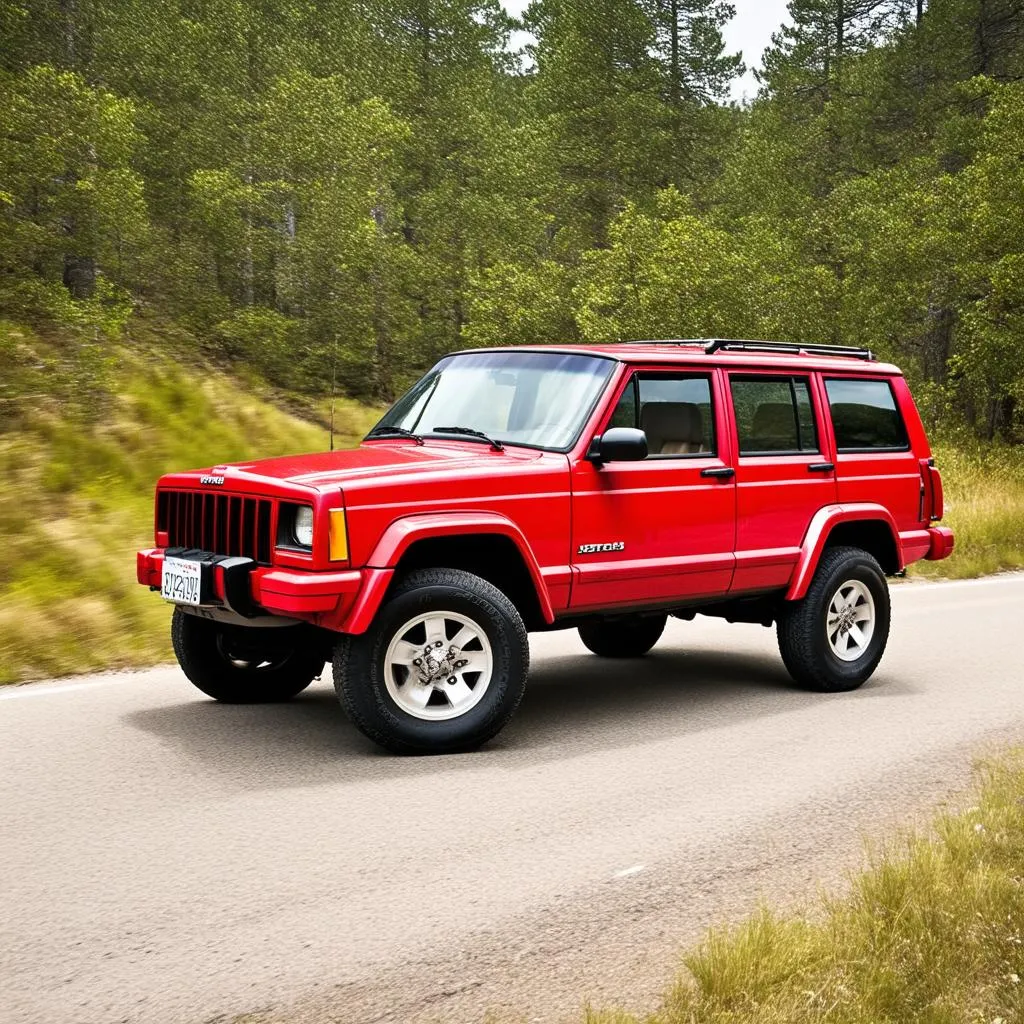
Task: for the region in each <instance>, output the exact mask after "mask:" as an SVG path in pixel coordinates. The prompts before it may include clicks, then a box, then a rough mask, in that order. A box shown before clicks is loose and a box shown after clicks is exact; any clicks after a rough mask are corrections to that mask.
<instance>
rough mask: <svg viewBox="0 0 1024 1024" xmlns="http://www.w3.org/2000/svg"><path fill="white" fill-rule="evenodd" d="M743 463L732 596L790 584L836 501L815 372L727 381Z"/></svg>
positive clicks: (742, 375) (740, 375)
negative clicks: (820, 520) (816, 523)
mask: <svg viewBox="0 0 1024 1024" xmlns="http://www.w3.org/2000/svg"><path fill="white" fill-rule="evenodd" d="M728 378H729V398H730V401H731V408H732V413H733V417H734V426H735V429H734V436H735V439H736V441H735V445H736V450H735V458H736V505H737V519H736V572H735V574H734V576H733V583H732V590H733V592H736V593H739V592H744V591H746V592H753V591H759V590H771V589H774V588H777V587H783V586H785V585H786V584H787V583H788V582H789V579H790V576H791V575H792V573H793V570H794V568H795V566H796V561H797V558H798V556H799V554H800V546H801V544H802V542H803V539H804V535H805V534H806V532H807V528H808V526H809V525H810V521H811V518H812V516H813V515H814V513H815V512H817V511H818V509H820V508H822V507H824V506H826V505H831V504H834V503H835V501H836V476H835V465H834V459H833V457H832V454H831V451H830V447H829V446H830V438H829V436H828V435H827V432H826V431H825V430H824V429H823V428H824V424H823V419H822V411H823V410H822V408H821V405H822V399H821V396H820V394H819V393H818V391H817V388H816V387H815V381H814V379H813V375H812V374H807V373H804V374H801V373H795V374H791V373H785V372H767V371H766V372H762V373H753V372H735V373H730V374H729V375H728Z"/></svg>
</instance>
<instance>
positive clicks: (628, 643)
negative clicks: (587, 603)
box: [579, 615, 668, 658]
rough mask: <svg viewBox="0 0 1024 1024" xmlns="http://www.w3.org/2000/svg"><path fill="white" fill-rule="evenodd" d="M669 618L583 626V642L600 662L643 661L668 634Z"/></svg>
mask: <svg viewBox="0 0 1024 1024" xmlns="http://www.w3.org/2000/svg"><path fill="white" fill-rule="evenodd" d="M667 621H668V616H667V615H636V616H630V617H629V618H622V619H598V620H596V621H594V622H588V623H586V625H583V626H580V630H579V631H580V639H581V640H582V641H583V646H584V647H586V648H587V650H588V651H592V652H593V653H594V654H596V655H597V656H598V657H600V658H642V657H643V656H644V655H645V654H646V653H647V652H648V651H649V650H650V649H651V648H652V647H653V646H654V645H655V644H656V643H657V642H658V641H659V640H660V639H661V634H662V633H664V632H665V623H666V622H667Z"/></svg>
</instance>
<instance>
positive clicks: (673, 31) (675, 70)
mask: <svg viewBox="0 0 1024 1024" xmlns="http://www.w3.org/2000/svg"><path fill="white" fill-rule="evenodd" d="M669 16H670V19H671V20H670V22H669V32H670V36H669V39H670V45H671V50H672V80H671V82H670V83H669V88H670V89H671V97H672V105H673V106H674V107H675V108H676V109H678V108H679V105H680V103H681V102H682V93H683V90H682V78H683V75H682V69H681V68H680V66H679V0H670V3H669Z"/></svg>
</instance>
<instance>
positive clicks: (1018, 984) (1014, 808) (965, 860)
mask: <svg viewBox="0 0 1024 1024" xmlns="http://www.w3.org/2000/svg"><path fill="white" fill-rule="evenodd" d="M981 775H982V778H981V780H980V783H979V792H978V797H977V806H975V807H972V808H971V809H970V810H969V811H967V812H965V813H963V814H947V815H943V816H942V817H940V818H938V819H937V821H936V823H935V827H934V829H933V832H932V834H930V835H928V836H923V835H912V836H909V837H903V838H900V839H899V840H897V841H893V842H892V843H891V844H890V845H889V847H888V848H886V849H883V850H881V851H880V852H878V853H877V854H875V855H874V857H873V859H872V863H871V864H870V866H869V867H868V869H867V870H866V871H865V872H864V873H863V874H862V875H860V876H859V877H858V878H856V879H855V880H854V884H853V888H852V891H851V892H850V893H849V895H848V896H846V897H844V898H841V899H836V900H826V901H824V903H823V905H822V906H821V907H820V908H819V910H818V912H816V913H814V914H813V915H812V917H811V919H808V918H804V917H780V916H777V915H775V914H773V913H771V912H770V911H769V910H763V911H762V912H761V913H759V914H757V915H755V916H754V917H752V918H751V919H750V920H748V921H747V922H746V923H745V924H743V925H742V926H740V927H738V928H736V929H734V930H718V931H713V932H711V933H710V934H709V935H708V936H707V937H706V939H705V940H704V942H703V943H702V944H701V945H700V946H699V947H698V948H697V949H696V950H695V951H694V952H692V953H690V954H689V955H688V956H686V957H685V958H684V964H685V968H686V969H685V970H684V971H682V972H681V974H680V977H679V979H678V980H677V981H676V982H675V984H674V985H673V986H672V988H671V989H670V990H669V992H668V993H667V995H666V997H665V1000H664V1004H663V1006H662V1008H661V1009H660V1010H659V1011H658V1012H656V1013H655V1014H653V1015H652V1016H650V1017H647V1018H637V1017H633V1016H631V1015H629V1014H627V1013H623V1012H621V1011H612V1012H606V1013H601V1012H591V1013H588V1014H587V1015H586V1020H587V1024H640V1021H641V1020H643V1021H645V1022H646V1024H884V1022H892V1024H896V1022H905V1021H918V1022H928V1024H967V1022H977V1024H982V1022H984V1024H996V1022H1000V1024H1010V1022H1011V1021H1020V1020H1022V1019H1024V983H1022V980H1021V979H1022V978H1024V757H1022V756H1021V755H1020V754H1019V753H1018V754H1014V755H1010V756H1008V757H1007V758H1006V759H1004V760H1003V761H1001V762H997V763H990V764H988V765H986V766H985V767H984V768H983V769H982V770H981Z"/></svg>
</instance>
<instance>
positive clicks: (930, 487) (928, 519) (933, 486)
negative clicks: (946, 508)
mask: <svg viewBox="0 0 1024 1024" xmlns="http://www.w3.org/2000/svg"><path fill="white" fill-rule="evenodd" d="M942 506H943V497H942V476H941V475H940V474H939V471H938V470H937V469H936V468H935V460H934V459H922V460H921V505H920V509H919V513H920V515H919V518H920V520H921V522H922V523H934V522H935V521H936V520H938V519H941V518H942V512H943V507H942Z"/></svg>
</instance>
